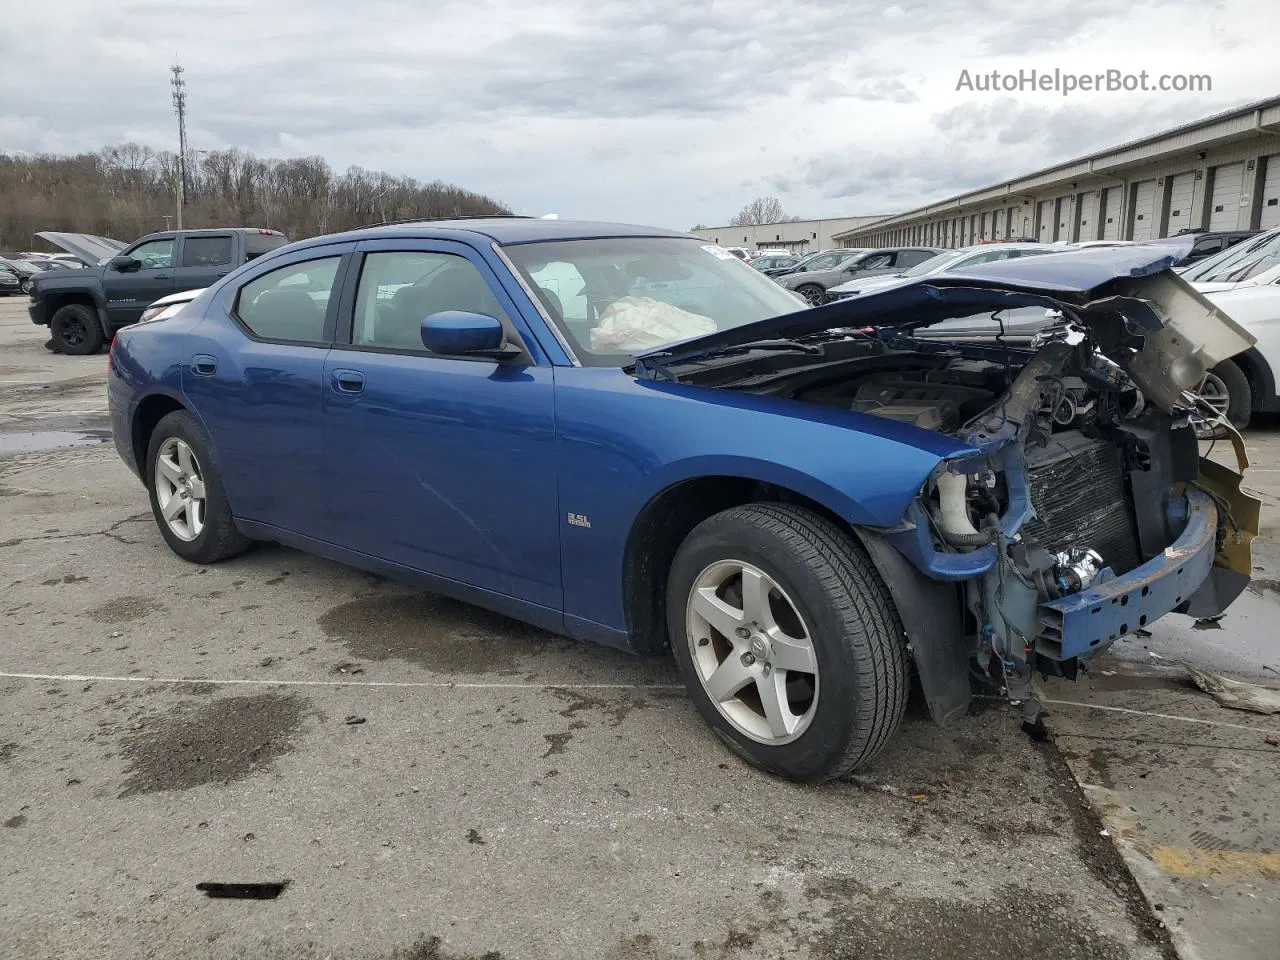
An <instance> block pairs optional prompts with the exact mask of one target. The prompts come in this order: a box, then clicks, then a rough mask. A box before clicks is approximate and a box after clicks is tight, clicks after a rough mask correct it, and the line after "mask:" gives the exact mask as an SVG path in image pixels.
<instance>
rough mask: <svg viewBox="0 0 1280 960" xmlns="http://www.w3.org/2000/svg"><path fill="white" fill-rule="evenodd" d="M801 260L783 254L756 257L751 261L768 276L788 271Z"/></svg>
mask: <svg viewBox="0 0 1280 960" xmlns="http://www.w3.org/2000/svg"><path fill="white" fill-rule="evenodd" d="M799 262H800V261H799V260H798V259H797V258H795V257H793V256H790V255H789V254H782V255H778V256H763V257H756V258H755V259H754V260H752V261H751V266H753V267H755V268H756V269H757V270H759V271H760V272H761V273H763V274H764V275H765V276H766V277H776V276H780V275H781V274H784V273H786V272H787V271H789V270H790V269H791V268H792V267H794V266H795V265H796V264H797V263H799Z"/></svg>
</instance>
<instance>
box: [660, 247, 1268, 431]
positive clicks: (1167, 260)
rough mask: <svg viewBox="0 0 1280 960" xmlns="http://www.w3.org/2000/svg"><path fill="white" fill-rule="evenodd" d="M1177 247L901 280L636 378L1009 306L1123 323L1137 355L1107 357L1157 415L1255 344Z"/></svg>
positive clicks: (708, 341) (1091, 253)
mask: <svg viewBox="0 0 1280 960" xmlns="http://www.w3.org/2000/svg"><path fill="white" fill-rule="evenodd" d="M1183 255H1184V254H1183V251H1182V250H1181V247H1180V246H1179V247H1174V246H1173V245H1169V246H1165V247H1136V246H1135V247H1098V248H1087V249H1084V250H1072V251H1069V252H1064V253H1051V254H1044V255H1041V256H1036V257H1016V258H1012V259H1008V260H999V261H995V262H992V263H985V264H981V265H979V266H975V267H970V268H968V269H966V270H964V271H962V272H957V273H945V274H938V275H936V276H931V277H923V278H920V279H918V280H911V281H906V282H903V283H902V284H900V285H896V286H892V287H890V288H888V289H884V290H880V291H876V292H873V293H868V294H866V295H864V296H860V297H854V298H850V299H845V300H837V301H835V302H833V303H828V304H825V305H824V306H821V307H814V308H812V309H809V310H800V311H798V312H796V313H789V314H784V315H782V316H777V317H770V318H768V319H765V320H759V321H756V322H755V323H749V324H746V325H744V326H741V327H737V328H735V329H733V330H723V331H720V332H717V333H713V334H709V335H708V336H705V337H698V338H696V339H693V340H685V341H683V342H681V343H677V344H669V345H667V346H664V347H660V348H658V349H655V350H651V351H648V352H647V353H643V354H640V355H639V356H638V357H637V358H636V372H637V374H638V375H639V376H646V377H659V376H663V375H664V374H663V371H665V370H666V369H668V368H670V367H672V366H674V365H677V364H680V363H685V362H689V361H697V360H699V359H702V358H707V357H711V356H714V355H715V354H716V353H718V352H720V351H722V350H724V349H726V348H733V347H736V346H741V345H744V344H749V343H752V342H755V341H760V340H795V339H801V338H804V337H811V336H815V335H818V334H821V333H823V332H825V331H830V330H839V329H849V328H853V329H862V328H871V327H874V328H876V329H879V330H886V329H887V330H898V331H903V332H907V331H910V330H914V329H916V328H918V327H926V326H929V325H931V324H934V323H938V322H940V321H942V320H949V319H952V318H955V317H972V316H975V315H977V314H980V313H983V312H988V311H990V312H995V311H998V310H1007V309H1012V308H1017V307H1045V308H1047V309H1056V310H1061V311H1063V312H1064V313H1065V315H1066V316H1068V317H1074V318H1075V319H1077V320H1078V321H1079V322H1081V323H1082V324H1084V326H1086V327H1090V328H1093V327H1102V326H1112V327H1114V326H1116V325H1123V326H1124V327H1125V328H1126V329H1127V330H1128V331H1130V332H1132V333H1136V334H1140V335H1141V336H1142V337H1143V338H1144V343H1143V347H1142V349H1141V350H1137V351H1128V352H1126V353H1125V354H1123V355H1120V356H1114V357H1111V359H1112V360H1114V361H1115V362H1117V363H1119V364H1120V365H1121V366H1123V367H1124V368H1125V370H1126V371H1127V372H1128V373H1129V375H1130V376H1131V377H1132V378H1133V380H1134V382H1135V383H1137V384H1138V386H1139V387H1140V388H1142V390H1143V392H1144V394H1146V395H1147V397H1148V398H1149V399H1151V400H1152V401H1154V402H1155V403H1156V404H1157V405H1158V406H1160V407H1162V408H1163V409H1165V410H1166V411H1169V410H1171V409H1172V408H1173V406H1174V404H1175V403H1177V402H1178V400H1179V399H1180V398H1181V395H1182V393H1183V391H1185V390H1189V389H1191V388H1193V387H1194V386H1196V385H1197V384H1198V383H1199V382H1200V380H1201V379H1202V378H1203V376H1204V373H1205V371H1206V370H1208V369H1209V368H1210V367H1213V366H1215V365H1216V364H1218V363H1220V362H1222V361H1223V360H1225V359H1227V358H1228V357H1232V356H1235V355H1236V354H1237V353H1240V352H1241V351H1243V350H1247V349H1248V348H1249V347H1250V346H1252V345H1253V343H1254V338H1253V337H1252V336H1251V335H1250V334H1249V333H1248V332H1247V331H1246V330H1245V329H1244V328H1243V327H1241V326H1239V325H1238V324H1237V323H1235V321H1233V320H1232V319H1231V318H1230V317H1228V316H1227V315H1226V314H1225V313H1223V312H1222V311H1221V310H1220V309H1218V308H1217V307H1216V306H1214V304H1213V303H1212V302H1210V301H1209V300H1208V299H1206V298H1205V297H1204V296H1202V295H1201V294H1199V293H1197V292H1196V291H1195V290H1194V289H1192V287H1191V286H1190V285H1189V284H1187V283H1186V282H1185V281H1184V280H1182V279H1181V278H1180V277H1179V276H1178V275H1177V274H1175V273H1174V272H1173V271H1172V269H1171V267H1172V266H1173V264H1174V263H1176V262H1177V261H1178V260H1179V259H1181V257H1182V256H1183Z"/></svg>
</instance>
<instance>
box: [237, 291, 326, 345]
mask: <svg viewBox="0 0 1280 960" xmlns="http://www.w3.org/2000/svg"><path fill="white" fill-rule="evenodd" d="M253 308H254V313H260V314H261V315H262V317H263V320H264V321H265V322H264V323H263V324H262V326H263V327H264V328H265V329H262V330H258V331H256V332H258V333H260V334H262V335H264V336H270V337H273V338H277V339H280V340H319V339H321V338H322V337H323V335H324V311H323V310H321V309H320V307H319V305H318V304H317V303H316V302H315V301H314V300H312V299H311V297H310V296H308V295H307V294H305V293H303V292H302V291H301V290H279V289H276V290H264V291H263V292H262V293H260V294H258V296H257V299H255V300H254V301H253Z"/></svg>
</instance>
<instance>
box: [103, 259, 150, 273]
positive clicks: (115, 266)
mask: <svg viewBox="0 0 1280 960" xmlns="http://www.w3.org/2000/svg"><path fill="white" fill-rule="evenodd" d="M107 262H108V264H109V265H110V266H111V269H112V270H119V271H120V272H121V273H128V272H129V271H131V270H137V269H138V268H139V267H141V266H142V261H141V260H135V259H133V257H130V256H122V257H112V258H111V259H110V260H109V261H107Z"/></svg>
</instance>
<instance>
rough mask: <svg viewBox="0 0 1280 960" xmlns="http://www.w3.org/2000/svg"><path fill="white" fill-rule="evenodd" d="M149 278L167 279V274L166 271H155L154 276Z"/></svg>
mask: <svg viewBox="0 0 1280 960" xmlns="http://www.w3.org/2000/svg"><path fill="white" fill-rule="evenodd" d="M151 279H153V280H168V279H169V275H168V274H167V273H157V274H156V275H155V276H154V277H152V278H151Z"/></svg>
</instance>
